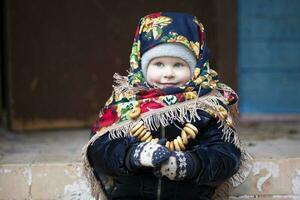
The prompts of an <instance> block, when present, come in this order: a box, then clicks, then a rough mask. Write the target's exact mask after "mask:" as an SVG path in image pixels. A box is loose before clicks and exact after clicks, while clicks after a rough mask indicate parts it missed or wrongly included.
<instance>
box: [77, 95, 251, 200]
mask: <svg viewBox="0 0 300 200" xmlns="http://www.w3.org/2000/svg"><path fill="white" fill-rule="evenodd" d="M219 102H226V99H225V98H224V97H223V95H222V94H221V93H220V92H218V91H217V90H213V91H212V92H210V93H208V94H206V95H204V96H202V97H199V98H197V99H194V100H189V101H186V102H182V103H178V104H176V105H171V106H168V107H167V108H161V109H156V110H153V111H149V112H147V113H144V114H142V115H141V116H140V117H139V118H138V119H137V120H135V121H125V122H121V123H119V124H116V125H112V126H110V127H109V128H105V129H101V130H100V131H98V132H97V133H96V134H95V135H94V136H93V137H92V138H91V139H90V141H89V142H88V143H87V144H86V145H85V146H84V147H83V149H82V159H83V166H84V168H83V170H84V175H85V176H86V178H87V181H88V182H89V183H90V188H91V194H92V196H93V197H95V198H96V199H98V198H100V199H101V200H107V197H106V196H105V192H104V186H103V185H102V184H101V182H99V181H98V180H97V179H96V177H95V175H94V173H93V168H92V167H91V166H90V163H89V161H88V159H87V147H88V146H89V145H90V144H92V143H93V142H94V141H95V140H96V139H97V138H99V137H101V136H102V135H103V134H105V133H107V132H108V134H109V137H110V139H115V138H121V137H126V136H129V131H130V130H131V128H132V127H133V126H134V125H136V123H138V122H139V120H143V121H144V124H145V126H146V127H147V128H149V129H150V130H158V128H159V127H160V126H168V125H170V124H172V123H173V122H174V121H175V120H178V121H180V122H183V123H184V122H192V121H194V120H196V119H198V120H201V117H200V116H199V115H198V114H197V110H199V109H202V110H204V111H209V110H214V111H217V110H218V106H220V103H219ZM187 113H189V115H187ZM230 114H231V113H230V112H229V115H230ZM219 122H220V123H221V126H220V127H222V132H223V136H222V138H223V140H224V141H226V142H231V143H233V144H234V145H235V146H236V147H237V148H238V149H240V151H241V165H240V168H239V170H238V172H237V173H236V174H234V175H233V176H232V177H231V178H229V179H228V180H226V181H225V182H224V183H223V184H221V185H220V186H219V187H218V188H217V189H216V192H215V194H214V197H213V200H221V199H228V197H227V196H228V195H229V189H230V188H233V187H236V186H238V185H240V184H241V183H242V182H244V180H245V179H246V177H247V176H248V175H249V174H250V171H251V168H252V166H251V165H250V164H249V163H250V162H249V161H250V160H252V157H251V156H250V155H249V153H248V152H247V151H246V150H245V149H244V147H243V144H242V143H241V141H240V139H239V137H238V135H237V134H236V131H235V130H234V129H233V128H231V127H229V126H228V125H227V124H226V123H225V122H224V121H221V120H219Z"/></svg>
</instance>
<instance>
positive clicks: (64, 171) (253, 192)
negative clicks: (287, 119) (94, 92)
mask: <svg viewBox="0 0 300 200" xmlns="http://www.w3.org/2000/svg"><path fill="white" fill-rule="evenodd" d="M238 132H239V134H240V136H241V138H242V140H243V142H244V143H245V145H246V147H247V149H248V151H249V152H250V154H252V156H253V157H254V158H255V160H254V161H253V164H252V165H253V167H252V170H251V172H250V175H249V177H248V178H247V180H246V181H245V183H243V184H242V185H240V186H239V187H238V188H236V189H235V191H234V193H233V195H232V197H231V199H232V200H255V199H258V200H279V199H284V200H300V124H297V123H261V124H244V125H242V126H240V127H239V128H238ZM88 139H89V130H87V129H76V130H71V129H68V130H52V131H35V132H22V133H20V132H19V133H16V132H10V131H7V130H5V129H3V128H2V129H0V200H19V199H20V200H21V199H31V200H35V199H39V200H57V199H63V200H71V199H72V200H92V199H93V198H92V197H91V196H90V193H89V189H88V187H87V183H86V180H85V179H84V177H83V176H82V174H81V168H82V165H81V163H80V157H81V156H80V152H81V148H82V146H83V145H84V144H85V143H86V142H87V141H88ZM15 191H18V192H15ZM93 200H94V199H93Z"/></svg>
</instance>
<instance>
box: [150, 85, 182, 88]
mask: <svg viewBox="0 0 300 200" xmlns="http://www.w3.org/2000/svg"><path fill="white" fill-rule="evenodd" d="M155 87H157V88H160V89H166V88H170V87H180V85H178V84H155Z"/></svg>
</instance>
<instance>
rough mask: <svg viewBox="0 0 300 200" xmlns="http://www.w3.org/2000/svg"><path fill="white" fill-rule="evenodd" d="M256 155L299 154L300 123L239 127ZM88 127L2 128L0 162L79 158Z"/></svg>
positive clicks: (271, 156)
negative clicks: (16, 129) (33, 130)
mask: <svg viewBox="0 0 300 200" xmlns="http://www.w3.org/2000/svg"><path fill="white" fill-rule="evenodd" d="M238 131H239V134H240V136H241V138H242V140H243V141H244V143H245V144H246V146H247V149H248V150H249V152H250V153H251V154H252V155H253V156H254V157H255V158H274V159H276V158H293V157H300V124H298V123H264V124H248V125H245V124H244V125H243V126H240V127H239V128H238ZM88 139H89V130H88V129H75V130H72V129H65V130H52V131H35V132H22V133H20V132H11V131H7V130H5V129H3V128H2V129H0V164H4V163H5V164H7V163H28V162H30V163H38V162H74V161H75V162H76V161H80V152H81V147H82V146H83V145H84V143H85V142H87V140H88Z"/></svg>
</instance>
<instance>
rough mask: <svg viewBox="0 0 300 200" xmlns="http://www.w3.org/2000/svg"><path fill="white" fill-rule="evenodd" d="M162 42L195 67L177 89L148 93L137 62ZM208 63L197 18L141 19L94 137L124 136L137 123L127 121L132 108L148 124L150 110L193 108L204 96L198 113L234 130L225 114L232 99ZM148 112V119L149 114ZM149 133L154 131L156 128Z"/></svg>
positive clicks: (168, 14)
mask: <svg viewBox="0 0 300 200" xmlns="http://www.w3.org/2000/svg"><path fill="white" fill-rule="evenodd" d="M162 43H180V44H182V45H184V46H186V47H187V48H189V49H190V50H191V51H192V52H193V54H194V55H195V58H196V61H197V63H196V67H195V70H194V72H193V76H192V78H191V79H190V80H189V81H188V82H187V83H186V84H185V85H183V86H181V87H170V88H165V89H157V88H152V87H151V86H149V85H148V84H147V82H146V81H145V78H144V76H143V72H142V68H141V57H142V55H143V54H144V53H145V52H146V51H147V50H149V49H151V48H153V47H155V46H157V45H159V44H162ZM208 59H209V55H208V48H207V44H206V41H205V33H204V26H203V25H202V24H201V23H200V22H199V21H198V20H197V18H196V17H194V16H192V15H188V14H184V13H172V12H163V13H153V14H150V15H147V16H145V17H143V18H142V19H141V20H140V22H139V24H138V27H137V29H136V33H135V36H134V41H133V45H132V51H131V54H130V71H129V75H128V76H127V77H122V76H119V75H118V74H115V76H114V77H115V79H116V83H117V85H116V86H114V91H113V94H112V96H111V97H110V98H109V100H108V101H107V102H106V104H105V107H104V109H103V110H102V112H101V113H100V116H99V120H98V121H97V122H96V124H95V126H94V128H93V133H97V132H99V131H101V130H107V129H108V130H110V132H111V133H112V134H111V136H112V137H119V136H122V134H123V135H124V134H127V133H128V129H129V128H130V127H131V122H134V121H135V120H136V119H132V117H130V112H132V111H133V110H134V109H136V108H138V109H139V110H140V112H141V113H140V116H141V117H140V119H143V120H144V121H148V122H149V125H150V124H151V122H152V121H153V118H155V111H154V110H157V111H159V110H166V112H167V111H170V112H172V109H169V108H171V107H170V106H173V107H174V105H177V106H180V105H181V104H180V103H183V102H187V101H189V102H190V103H192V101H190V100H197V99H198V98H199V97H203V98H204V96H206V97H207V98H206V100H207V102H206V103H207V105H206V106H204V104H205V101H204V99H205V98H204V99H203V102H202V104H203V105H202V106H201V109H203V110H205V111H207V112H208V113H210V114H212V115H213V116H214V117H218V118H219V119H220V120H222V121H224V122H225V123H226V124H227V125H228V126H229V127H231V128H233V122H232V118H231V117H232V116H231V115H228V112H229V107H227V105H233V104H235V103H236V102H237V95H236V93H235V92H234V91H233V90H232V89H231V88H229V87H228V86H226V85H224V84H221V83H219V80H218V74H217V72H216V71H214V70H213V69H211V68H210V67H209V60H208ZM213 90H215V91H214V92H213V94H214V95H208V94H209V93H211V94H212V91H213ZM209 96H210V97H212V98H209ZM208 101H210V102H208ZM182 105H183V104H182ZM173 110H174V109H173ZM149 111H151V113H153V115H152V114H150V113H148V112H149ZM143 115H144V117H143ZM145 115H147V116H148V118H147V119H148V120H147V119H145ZM164 121H167V120H164ZM171 121H172V119H171ZM180 121H184V119H183V118H181V119H180ZM124 122H125V123H124ZM162 124H163V125H166V124H168V123H167V122H166V123H162ZM158 126H159V125H158ZM151 127H153V126H151ZM153 128H154V129H155V128H157V126H154V127H153ZM115 132H117V133H115ZM121 132H123V133H121ZM114 133H115V134H114Z"/></svg>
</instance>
